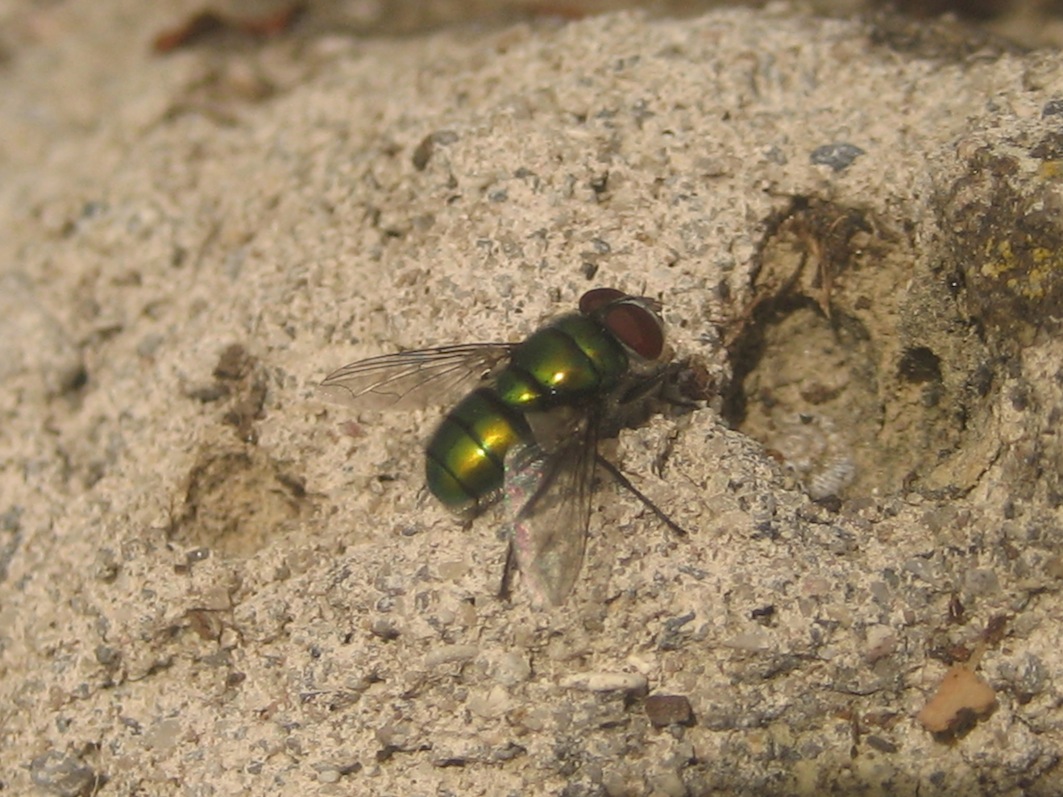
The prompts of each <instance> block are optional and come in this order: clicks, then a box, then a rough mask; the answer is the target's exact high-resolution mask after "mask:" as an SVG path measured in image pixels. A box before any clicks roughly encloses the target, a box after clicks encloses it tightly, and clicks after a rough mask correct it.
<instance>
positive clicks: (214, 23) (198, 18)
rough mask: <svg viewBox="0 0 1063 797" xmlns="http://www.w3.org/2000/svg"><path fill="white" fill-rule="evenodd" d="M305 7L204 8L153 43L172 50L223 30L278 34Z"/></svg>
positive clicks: (160, 50)
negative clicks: (239, 11) (237, 11)
mask: <svg viewBox="0 0 1063 797" xmlns="http://www.w3.org/2000/svg"><path fill="white" fill-rule="evenodd" d="M303 10H304V9H303V5H302V4H301V3H294V4H292V5H289V6H287V7H285V8H281V9H279V10H277V11H274V12H272V13H269V14H262V15H261V16H248V17H239V16H232V15H227V14H222V13H219V12H217V11H213V10H211V9H204V10H203V11H200V12H198V13H196V14H192V15H191V16H190V17H188V18H187V19H186V20H185V21H184V22H183V23H182V24H180V25H178V26H176V27H173V28H168V29H167V30H164V31H162V32H161V33H160V34H158V35H157V36H156V37H155V41H154V42H153V44H152V47H153V49H154V50H155V52H157V53H161V54H165V53H170V52H173V51H174V50H177V49H178V48H181V47H187V46H189V45H192V44H195V43H196V42H198V41H201V40H202V39H204V38H205V37H207V36H209V35H210V34H212V33H217V32H219V31H233V32H235V33H237V34H239V35H241V36H244V37H247V38H251V39H264V38H268V37H270V36H277V35H279V34H281V33H284V32H286V31H288V30H289V29H290V28H291V27H292V25H293V24H295V21H296V19H298V18H299V15H300V14H301V13H302V12H303Z"/></svg>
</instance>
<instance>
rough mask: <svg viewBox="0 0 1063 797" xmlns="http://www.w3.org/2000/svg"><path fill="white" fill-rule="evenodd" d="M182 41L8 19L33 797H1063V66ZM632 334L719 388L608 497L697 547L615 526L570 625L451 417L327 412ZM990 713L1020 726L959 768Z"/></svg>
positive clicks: (64, 18)
mask: <svg viewBox="0 0 1063 797" xmlns="http://www.w3.org/2000/svg"><path fill="white" fill-rule="evenodd" d="M186 8H187V9H189V10H191V9H193V8H195V7H194V6H192V5H190V4H189V5H187V6H186ZM174 9H175V10H174V11H173V16H167V18H166V19H160V18H159V15H158V12H157V10H152V9H151V8H150V7H149V4H141V3H132V2H128V1H127V2H108V3H98V4H80V5H79V4H62V5H51V6H41V7H39V8H36V9H34V10H33V13H30V12H27V13H24V14H22V15H18V16H17V17H16V16H15V15H11V16H9V17H8V19H16V18H17V20H18V23H19V27H18V29H17V30H13V31H12V30H11V29H9V30H8V32H7V35H6V37H5V42H6V48H5V61H4V62H3V63H2V64H0V82H2V85H3V89H2V91H0V103H2V104H3V105H2V113H0V169H2V172H0V264H2V266H0V268H2V285H3V291H2V298H0V302H2V304H3V310H2V313H0V323H2V328H0V333H2V339H3V341H4V346H3V351H2V353H0V373H2V375H3V378H4V386H5V389H4V391H3V392H2V393H0V401H2V407H0V409H2V413H3V423H2V424H0V436H2V437H0V439H2V451H3V460H2V461H3V470H2V475H0V733H2V736H0V739H2V743H0V773H2V774H0V780H2V782H3V787H2V790H3V791H4V792H5V793H8V794H25V793H33V790H34V789H36V790H37V792H38V793H47V794H64V795H76V794H90V793H93V792H94V791H98V793H100V794H153V795H155V794H158V795H169V794H173V795H214V794H289V793H300V794H321V795H328V794H380V795H387V794H404V795H415V794H417V795H419V794H425V795H427V794H461V795H476V794H485V795H504V794H513V795H516V794H521V795H524V794H565V795H570V796H572V797H574V796H575V795H584V794H586V795H592V794H608V795H628V794H632V795H641V794H652V795H684V794H691V795H701V794H710V793H715V794H760V795H764V794H780V795H781V794H809V795H812V794H816V795H821V794H891V795H908V794H917V793H918V794H923V795H926V794H950V795H951V794H956V795H977V794H987V795H988V794H993V795H1020V794H1023V795H1055V794H1060V793H1063V775H1061V774H1060V772H1059V760H1060V750H1061V742H1063V739H1061V732H1063V712H1061V709H1060V705H1061V704H1063V693H1061V689H1060V685H1059V682H1058V679H1057V678H1056V677H1055V676H1056V674H1057V673H1059V672H1060V669H1061V666H1063V631H1061V628H1060V625H1059V619H1058V618H1059V617H1060V616H1061V605H1060V603H1061V601H1060V585H1061V582H1060V579H1061V578H1063V559H1061V556H1060V541H1061V538H1063V525H1061V515H1060V505H1061V503H1063V498H1061V496H1063V484H1061V477H1060V471H1061V470H1063V469H1061V467H1060V466H1061V464H1063V446H1061V444H1060V432H1059V427H1060V423H1059V421H1060V417H1061V410H1063V396H1061V393H1063V378H1061V370H1060V363H1061V361H1063V360H1061V354H1063V352H1061V348H1063V345H1061V343H1060V338H1059V320H1060V318H1061V317H1063V313H1061V307H1060V305H1061V298H1063V277H1061V275H1063V269H1061V266H1060V252H1061V251H1063V248H1061V243H1063V240H1061V233H1060V219H1061V218H1063V217H1061V215H1060V213H1059V210H1060V198H1061V196H1063V194H1061V176H1060V175H1061V171H1060V163H1061V162H1063V143H1061V142H1063V137H1061V134H1060V125H1061V123H1063V115H1061V113H1060V112H1061V110H1063V58H1061V57H1060V56H1059V54H1058V53H1056V52H1051V51H1046V52H1039V53H1032V54H1027V55H1023V54H1018V53H1016V52H1012V51H1010V50H1009V49H1007V48H1003V47H996V46H995V45H992V44H986V43H985V42H978V43H971V42H970V41H968V40H967V39H965V38H964V34H962V33H958V32H949V31H948V30H944V29H941V28H934V29H933V30H915V29H913V28H911V27H910V26H908V25H907V24H906V23H904V22H902V21H889V20H885V21H883V20H880V21H878V22H875V23H867V22H860V21H822V20H817V19H814V18H811V17H806V16H802V15H801V14H799V13H796V12H793V11H791V10H790V9H788V8H787V7H785V6H771V7H769V8H768V9H767V10H763V11H752V10H720V11H715V12H712V13H710V14H708V15H706V16H703V17H699V18H695V19H686V20H682V21H669V20H650V19H648V18H646V17H642V16H640V15H638V14H631V13H622V14H618V15H611V16H603V17H592V18H587V19H582V20H578V21H573V22H567V23H566V22H560V21H557V20H552V19H544V20H541V21H538V22H532V23H520V24H516V25H513V26H510V27H503V28H492V29H482V30H476V29H473V28H469V27H465V28H463V29H461V30H450V31H448V30H444V31H441V32H436V33H430V34H421V35H412V36H408V37H405V38H400V39H390V40H386V39H380V40H374V39H358V38H353V37H349V36H346V35H340V34H333V35H325V34H322V33H320V32H318V33H315V34H314V35H313V36H295V35H293V36H281V37H278V38H276V39H271V40H267V41H264V42H250V41H247V40H246V39H245V38H242V37H240V36H233V37H225V36H222V37H221V38H220V39H219V40H214V41H207V42H205V43H203V44H200V45H197V46H194V47H190V48H182V49H178V50H176V51H175V52H173V53H171V54H169V55H167V56H155V55H152V53H151V52H150V43H151V41H152V39H153V37H154V36H155V35H156V34H157V33H158V32H159V31H160V29H162V28H166V27H171V26H172V25H173V24H174V21H175V20H179V19H180V13H179V10H178V7H177V6H176V5H175V6H174ZM917 34H919V35H917ZM593 285H612V286H617V287H621V288H624V289H627V290H630V291H636V292H644V293H646V294H648V295H652V296H655V297H658V298H660V299H661V300H662V301H663V302H664V305H665V318H666V321H667V322H668V324H669V330H670V333H671V337H670V340H671V343H672V345H673V346H674V348H675V350H676V355H677V357H679V358H682V359H683V360H684V361H686V362H688V363H689V365H690V370H691V373H692V374H694V375H696V376H697V377H698V378H699V379H700V380H701V382H700V384H701V385H702V386H703V387H704V388H705V394H706V396H707V397H708V401H707V402H706V406H705V407H704V408H702V409H698V410H697V411H694V412H688V413H677V412H672V413H668V414H666V415H662V416H658V417H655V418H654V419H653V420H652V421H650V422H649V423H647V424H646V425H645V426H642V427H640V428H638V429H634V430H628V431H626V432H624V433H623V434H622V435H621V437H620V439H619V441H618V442H616V443H613V444H610V445H609V446H607V447H606V448H605V450H606V452H607V453H608V455H609V456H610V457H611V458H612V459H613V460H614V461H616V462H617V463H618V464H620V465H621V466H622V467H623V468H624V470H625V471H626V472H627V473H629V474H631V478H632V480H633V481H634V482H635V483H636V484H637V485H638V486H639V487H640V488H641V489H643V490H644V491H645V492H646V493H647V494H649V495H650V497H651V498H652V499H653V500H654V501H656V502H657V503H659V504H660V506H661V507H663V508H665V509H666V510H667V511H668V512H670V513H671V514H672V515H673V516H674V517H675V519H676V520H677V521H679V522H680V523H681V524H682V525H683V526H684V527H686V528H687V529H689V530H690V532H691V533H690V536H689V537H687V538H679V537H676V536H675V535H674V534H671V533H670V532H669V531H668V530H667V529H666V528H664V527H662V526H661V524H660V523H658V522H657V521H656V520H655V519H654V518H653V517H652V516H651V515H649V514H648V513H646V512H645V511H644V510H643V508H642V507H641V505H640V504H639V503H638V502H636V501H635V500H634V499H633V498H631V497H630V496H629V495H627V494H625V493H623V492H621V491H619V490H618V489H617V488H616V487H615V486H613V485H610V484H604V485H602V487H601V489H600V491H599V492H598V493H597V494H596V496H595V514H594V517H593V519H592V523H591V532H590V542H589V548H588V553H587V559H586V562H585V564H584V568H583V573H582V575H581V578H580V581H579V582H578V583H577V586H576V589H575V592H574V594H573V596H572V597H571V598H570V600H569V602H568V603H567V604H566V605H565V606H564V607H563V608H562V609H560V610H556V611H537V610H534V609H533V608H531V607H530V606H529V605H528V603H527V601H526V600H525V599H524V596H523V595H522V593H521V592H520V590H519V586H518V590H517V593H516V595H515V596H514V599H513V601H512V602H510V603H506V602H503V601H500V600H499V599H497V598H496V597H495V590H496V588H497V584H498V578H499V576H500V571H501V567H502V558H503V555H504V550H505V548H504V544H503V543H502V541H500V540H499V539H498V534H497V530H498V528H499V526H500V518H499V516H498V514H497V513H494V514H488V515H487V516H485V517H483V518H480V519H478V520H477V521H476V522H474V523H472V524H471V525H468V526H463V525H462V524H461V523H460V522H459V521H458V520H456V519H454V518H452V517H450V516H448V515H447V514H446V513H445V512H444V511H442V510H441V509H440V508H439V507H437V506H436V505H435V504H434V503H433V502H432V501H431V500H430V499H429V498H428V497H427V496H426V495H425V494H424V492H423V490H422V489H421V487H422V485H421V471H422V463H421V452H420V448H419V446H420V444H421V441H422V440H423V439H424V437H425V436H426V435H427V434H428V433H429V432H430V431H431V428H432V426H433V424H434V423H435V422H436V419H437V417H438V412H437V411H425V412H414V413H409V414H395V413H385V412H361V413H353V412H351V411H349V410H346V409H344V408H342V407H334V406H329V405H326V404H323V403H321V402H320V401H318V400H317V399H316V398H315V396H314V385H315V383H316V381H318V380H319V379H320V378H321V377H323V376H324V375H325V374H326V373H327V372H328V371H330V370H331V369H333V368H335V367H338V366H340V365H342V364H344V363H345V362H348V361H350V360H354V359H357V358H360V357H366V356H370V355H374V354H379V353H383V352H388V351H395V350H397V349H398V348H400V347H414V346H422V345H433V344H440V343H450V342H463V341H476V340H497V339H506V340H518V339H520V338H521V337H522V336H523V335H526V334H527V333H528V332H529V331H530V330H532V329H534V328H535V326H536V325H537V324H538V323H540V322H541V321H542V319H543V318H545V317H548V316H549V315H551V314H553V313H557V312H561V311H564V310H567V309H569V308H571V307H572V306H573V304H574V302H575V301H576V299H577V297H578V296H579V294H580V293H581V292H582V291H583V290H585V289H586V288H588V287H591V286H593ZM725 420H726V421H727V422H728V423H729V424H730V426H732V427H734V428H728V425H727V424H726V423H724V421H725ZM813 498H814V499H815V500H813ZM956 666H961V667H962V668H963V670H964V672H966V673H967V674H968V680H969V681H973V682H974V683H975V684H976V688H977V689H978V691H979V700H980V701H982V703H984V699H985V696H986V694H987V692H986V691H985V688H984V687H986V686H988V688H989V689H990V690H991V692H992V694H994V695H995V701H994V706H993V708H991V709H990V710H989V711H988V713H981V712H982V708H978V709H975V708H974V706H973V704H971V708H970V709H969V710H966V709H964V708H963V707H964V705H965V703H964V701H963V695H960V698H959V702H958V703H957V704H956V705H958V706H959V708H958V709H956V711H955V713H956V714H957V716H956V717H955V719H956V722H957V723H959V724H958V725H953V726H950V730H948V731H947V732H946V733H944V734H934V733H932V732H931V731H930V730H928V729H927V727H925V725H924V723H923V722H921V721H920V720H919V719H917V714H918V713H919V712H920V711H921V710H922V709H923V708H924V707H925V706H927V704H928V702H929V701H930V700H931V697H932V696H933V695H934V694H935V692H936V691H937V690H938V687H939V686H940V685H942V684H948V683H952V682H953V680H954V679H952V678H951V676H950V678H949V679H946V678H945V676H946V673H949V672H953V671H950V669H949V668H950V667H956ZM686 704H689V707H690V709H691V710H692V716H690V717H689V718H688V717H687V716H686V714H685V706H686ZM936 705H938V706H940V705H941V703H938V704H936ZM950 705H951V704H950ZM983 707H984V706H983ZM950 710H951V709H950ZM938 715H939V721H940V711H939V712H938ZM920 716H922V717H924V718H925V716H926V715H925V714H923V715H920Z"/></svg>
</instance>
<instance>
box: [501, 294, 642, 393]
mask: <svg viewBox="0 0 1063 797" xmlns="http://www.w3.org/2000/svg"><path fill="white" fill-rule="evenodd" d="M627 370H628V356H627V353H626V352H625V351H624V347H623V345H621V344H620V342H619V341H617V339H616V337H615V336H614V335H612V334H611V333H610V332H609V331H608V330H607V329H605V328H604V327H603V326H602V325H601V324H600V323H598V322H597V321H596V320H594V319H592V318H589V317H587V316H584V315H581V314H579V313H572V314H569V315H564V316H561V317H560V318H556V319H554V321H552V322H551V323H550V324H548V325H547V326H545V327H543V328H542V329H539V330H537V331H536V332H534V333H533V334H532V335H531V336H530V337H529V338H528V339H527V340H525V341H524V342H523V343H522V344H520V345H519V346H518V347H517V348H516V349H514V350H513V355H512V357H511V358H510V362H509V365H508V366H507V367H506V368H505V369H504V370H503V371H502V372H501V373H500V374H499V375H498V377H497V380H496V383H495V387H496V390H497V391H498V395H499V397H500V398H501V399H502V401H503V402H505V403H506V404H508V405H509V406H511V407H514V408H518V409H520V410H521V411H525V412H527V411H532V410H539V409H546V408H549V407H551V406H556V405H558V404H565V403H571V402H578V401H581V400H586V399H589V398H594V397H597V396H602V395H605V394H607V393H608V392H609V391H611V390H612V389H614V388H615V387H616V386H617V385H618V384H619V383H620V380H621V379H622V377H623V375H624V374H625V373H626V371H627Z"/></svg>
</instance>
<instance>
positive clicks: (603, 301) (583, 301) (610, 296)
mask: <svg viewBox="0 0 1063 797" xmlns="http://www.w3.org/2000/svg"><path fill="white" fill-rule="evenodd" d="M626 298H628V296H627V294H626V293H624V292H623V291H618V290H617V289H616V288H595V289H594V290H590V291H587V292H586V293H585V294H583V295H582V296H581V297H579V311H580V312H581V313H583V315H591V314H593V313H594V312H595V311H596V310H600V309H601V308H602V307H604V306H605V305H607V304H609V303H610V302H615V301H618V300H620V299H626Z"/></svg>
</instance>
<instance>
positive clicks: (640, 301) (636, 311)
mask: <svg viewBox="0 0 1063 797" xmlns="http://www.w3.org/2000/svg"><path fill="white" fill-rule="evenodd" d="M579 310H580V312H581V313H582V314H583V315H585V316H589V317H590V318H594V319H595V320H597V321H598V323H600V324H601V325H602V326H603V327H605V328H606V329H607V330H609V332H611V333H612V334H613V336H614V337H615V338H616V339H617V340H618V341H620V343H621V344H623V346H624V349H625V350H626V351H627V353H628V356H629V359H630V367H631V372H632V374H633V375H639V376H649V375H652V374H655V373H658V372H659V371H660V370H661V369H662V368H663V367H664V366H665V365H666V364H667V363H668V361H669V360H671V359H672V350H671V348H670V347H669V346H668V345H667V344H666V343H665V340H664V321H663V320H662V318H661V315H660V311H661V303H660V302H658V301H657V300H656V299H652V298H650V297H648V296H630V295H628V294H626V293H624V292H623V291H619V290H617V289H616V288H594V289H593V290H589V291H587V292H586V293H585V294H583V295H582V296H581V297H580V300H579Z"/></svg>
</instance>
